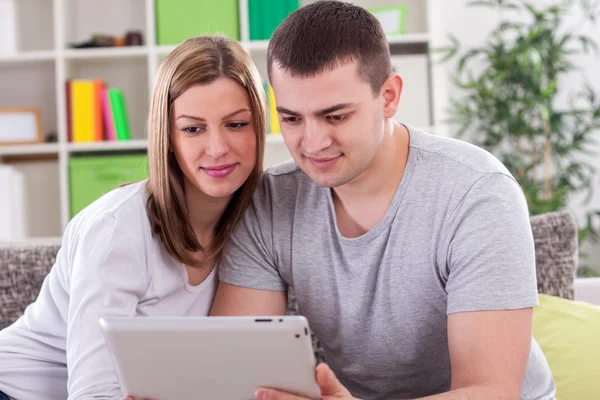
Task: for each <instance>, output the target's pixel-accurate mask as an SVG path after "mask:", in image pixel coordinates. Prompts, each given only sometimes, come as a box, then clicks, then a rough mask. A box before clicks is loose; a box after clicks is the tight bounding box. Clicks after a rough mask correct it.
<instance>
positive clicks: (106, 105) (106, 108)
mask: <svg viewBox="0 0 600 400" xmlns="http://www.w3.org/2000/svg"><path fill="white" fill-rule="evenodd" d="M100 104H101V105H102V116H103V118H104V128H105V132H106V140H109V141H115V140H117V133H116V130H115V120H114V118H113V113H112V109H111V107H110V100H109V99H108V89H107V88H105V87H103V88H102V91H101V92H100Z"/></svg>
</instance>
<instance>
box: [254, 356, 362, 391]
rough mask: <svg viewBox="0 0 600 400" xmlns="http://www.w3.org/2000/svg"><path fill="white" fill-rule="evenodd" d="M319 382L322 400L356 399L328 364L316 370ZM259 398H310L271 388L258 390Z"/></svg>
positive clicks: (319, 366)
mask: <svg viewBox="0 0 600 400" xmlns="http://www.w3.org/2000/svg"><path fill="white" fill-rule="evenodd" d="M315 375H316V378H317V384H318V385H319V388H320V389H321V399H322V400H350V399H354V397H352V395H351V394H350V392H349V391H348V389H346V388H345V387H344V386H342V384H341V383H340V381H338V380H337V378H336V377H335V374H334V373H333V371H332V370H331V369H330V368H329V366H328V365H327V364H319V365H318V366H317V369H316V371H315ZM255 395H256V398H257V399H258V400H308V399H305V398H304V397H299V396H296V395H293V394H289V393H284V392H279V391H277V390H273V389H269V388H259V389H257V390H256V393H255Z"/></svg>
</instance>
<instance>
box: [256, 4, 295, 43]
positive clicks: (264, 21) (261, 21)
mask: <svg viewBox="0 0 600 400" xmlns="http://www.w3.org/2000/svg"><path fill="white" fill-rule="evenodd" d="M299 6H300V2H299V0H277V1H272V0H248V21H249V24H250V40H268V39H270V38H271V36H272V35H273V32H274V31H275V29H276V28H277V27H278V26H279V24H281V22H282V21H283V20H284V19H286V18H287V16H288V15H290V14H291V13H293V12H294V11H296V10H297V9H298V7H299Z"/></svg>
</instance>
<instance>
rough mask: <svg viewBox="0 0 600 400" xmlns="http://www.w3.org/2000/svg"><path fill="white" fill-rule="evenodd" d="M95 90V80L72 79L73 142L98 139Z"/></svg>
mask: <svg viewBox="0 0 600 400" xmlns="http://www.w3.org/2000/svg"><path fill="white" fill-rule="evenodd" d="M95 92H96V91H95V88H94V82H93V81H88V80H76V79H74V80H72V81H71V126H72V129H73V142H93V141H95V140H96V134H95V132H96V124H95V109H94V94H95Z"/></svg>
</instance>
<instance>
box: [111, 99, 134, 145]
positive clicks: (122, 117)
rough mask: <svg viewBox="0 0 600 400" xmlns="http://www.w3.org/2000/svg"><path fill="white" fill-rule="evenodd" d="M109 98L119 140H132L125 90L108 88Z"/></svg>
mask: <svg viewBox="0 0 600 400" xmlns="http://www.w3.org/2000/svg"><path fill="white" fill-rule="evenodd" d="M108 99H109V101H110V108H111V110H112V116H113V119H114V121H115V131H116V136H117V140H130V139H131V132H130V130H129V121H128V117H127V106H126V104H125V97H124V96H123V92H121V91H120V90H119V89H116V88H110V89H108Z"/></svg>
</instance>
